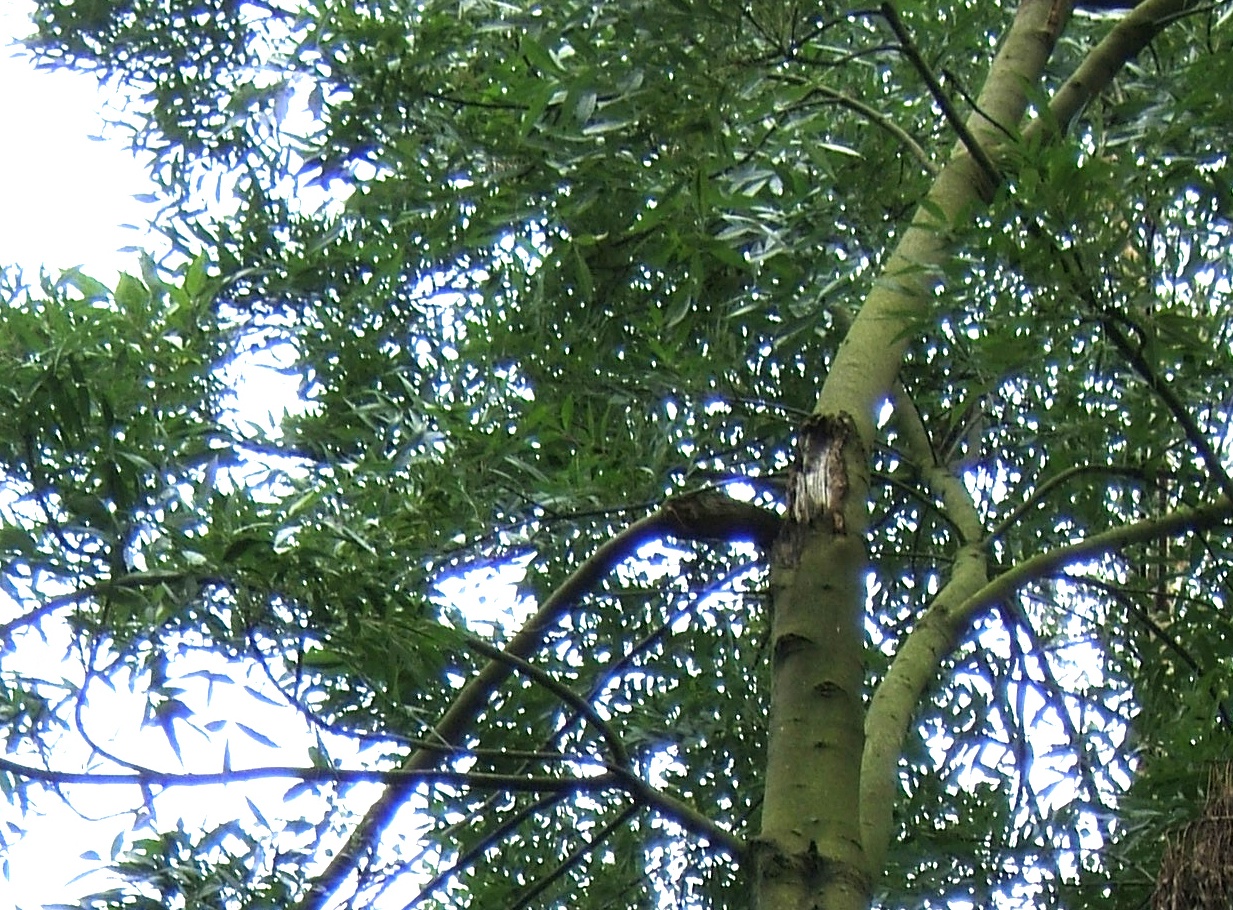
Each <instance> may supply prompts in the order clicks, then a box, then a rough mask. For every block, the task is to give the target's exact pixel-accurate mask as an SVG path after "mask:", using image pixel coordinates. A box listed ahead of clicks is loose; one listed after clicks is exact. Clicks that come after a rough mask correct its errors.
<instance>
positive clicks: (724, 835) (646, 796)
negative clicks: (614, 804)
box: [615, 770, 746, 859]
mask: <svg viewBox="0 0 1233 910" xmlns="http://www.w3.org/2000/svg"><path fill="white" fill-rule="evenodd" d="M615 776H616V779H617V781H618V786H620V787H621V789H623V790H624V791H625V792H626V793H628V794H629V795H630V796H632V797H633V798H634V799H635V800H638V801H639V802H641V803H644V804H645V805H647V806H649V807H650V808H652V809H654V810H656V811H657V812H658V813H659V814H660V815H663V816H665V817H667V818H669V819H671V820H672V821H674V822H676V823H677V824H678V825H680V826H681V827H682V828H684V829H685V830H687V831H692V832H694V833H695V834H700V835H702V836H703V837H705V838H706V839H707V840H709V841H710V842H711V843H713V844H716V845H717V846H719V847H721V848H723V849H724V850H725V851H727V852H728V854H729V855H731V856H733V857H735V858H737V859H740V858H741V857H743V856H744V855H745V849H746V845H745V841H744V840H742V839H741V838H739V837H737V836H736V835H735V834H733V833H732V832H731V831H729V830H728V829H727V828H724V827H722V826H721V825H718V824H716V823H715V822H714V821H712V820H711V819H710V818H708V817H707V816H706V815H703V814H702V813H701V812H699V811H698V810H697V809H695V808H694V807H693V806H690V805H689V804H688V803H683V802H681V801H680V800H679V799H676V798H675V797H672V796H669V795H668V794H667V793H664V792H662V791H660V790H656V789H655V788H654V787H652V786H651V785H650V784H648V783H647V782H646V781H644V780H643V779H642V778H640V777H638V776H636V775H634V774H631V773H629V772H625V771H619V770H617V771H616V772H615Z"/></svg>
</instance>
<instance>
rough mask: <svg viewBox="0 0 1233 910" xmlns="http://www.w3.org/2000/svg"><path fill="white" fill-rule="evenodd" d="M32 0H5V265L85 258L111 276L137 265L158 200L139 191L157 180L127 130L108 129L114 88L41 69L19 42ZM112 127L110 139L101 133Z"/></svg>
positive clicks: (1, 35) (91, 268)
mask: <svg viewBox="0 0 1233 910" xmlns="http://www.w3.org/2000/svg"><path fill="white" fill-rule="evenodd" d="M33 9H34V4H33V2H27V0H3V2H0V45H3V46H0V85H3V86H4V91H3V92H0V123H3V124H4V130H3V134H2V135H3V138H2V139H0V211H2V212H3V213H4V214H3V217H0V265H9V264H19V265H21V267H22V268H23V270H25V271H26V272H27V275H28V277H30V278H34V277H37V275H38V272H39V269H40V268H44V267H46V268H48V269H50V270H51V271H52V272H53V274H54V273H57V272H59V271H60V270H63V269H68V268H72V267H74V266H78V265H84V266H86V271H87V273H89V274H92V275H94V276H95V277H97V278H99V279H100V280H102V281H104V282H106V283H111V282H112V280H113V278H114V276H115V275H116V274H118V273H119V272H121V271H125V270H128V271H136V260H137V254H136V253H133V252H128V253H123V252H120V250H121V248H123V247H125V246H140V245H142V244H143V242H145V241H146V240H147V239H148V238H146V237H145V236H144V234H143V232H142V230H137V229H126V228H124V227H123V225H126V224H127V225H134V226H138V227H144V225H145V223H146V222H147V221H148V220H149V218H150V217H152V215H153V213H154V208H153V206H151V205H149V204H147V203H142V202H139V201H137V200H136V199H135V198H134V197H135V196H137V195H140V194H143V193H149V192H152V190H153V188H152V185H151V183H150V180H149V178H148V177H147V175H146V172H145V169H144V167H143V166H142V163H141V162H140V161H138V160H136V159H135V158H134V157H133V155H132V154H131V153H130V152H129V151H128V148H127V146H126V143H125V142H124V139H123V137H122V136H120V135H119V134H115V133H114V132H113V133H112V134H111V135H110V136H107V133H108V131H107V130H105V129H104V123H103V118H102V114H101V112H102V110H103V107H104V104H105V102H106V98H107V94H106V92H105V91H103V90H100V89H99V88H98V87H97V83H96V81H95V79H94V78H93V77H91V76H88V75H82V74H76V73H68V72H62V71H61V72H37V71H35V70H34V68H33V66H32V64H31V62H30V60H29V59H23V58H22V56H21V54H20V52H19V51H18V49H16V48H14V47H12V46H11V42H12V41H13V40H14V39H15V38H20V37H23V36H24V35H25V34H28V33H29V32H30V31H31V30H32V27H31V25H30V24H29V17H30V14H31V12H32V11H33ZM100 135H102V136H104V138H103V139H102V140H100V139H98V138H97V137H99V136H100Z"/></svg>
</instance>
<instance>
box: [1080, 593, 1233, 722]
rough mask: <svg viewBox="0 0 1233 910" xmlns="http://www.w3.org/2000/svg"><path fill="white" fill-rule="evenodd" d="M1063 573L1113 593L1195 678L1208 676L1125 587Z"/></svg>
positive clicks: (1219, 702) (1228, 718)
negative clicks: (1133, 598)
mask: <svg viewBox="0 0 1233 910" xmlns="http://www.w3.org/2000/svg"><path fill="white" fill-rule="evenodd" d="M1063 577H1064V578H1066V579H1067V580H1068V581H1072V582H1074V583H1076V584H1079V585H1084V586H1087V587H1093V588H1096V589H1097V590H1099V591H1101V592H1102V593H1104V594H1106V595H1108V596H1110V597H1112V598H1113V599H1114V600H1116V601H1117V602H1118V603H1120V604H1121V605H1122V606H1123V607H1125V609H1126V612H1127V613H1129V614H1130V615H1131V616H1133V617H1134V618H1135V619H1137V620H1138V621H1139V622H1141V623H1142V624H1143V626H1144V628H1146V629H1147V630H1148V632H1150V633H1151V634H1152V635H1154V636H1155V637H1156V638H1158V639H1159V640H1160V641H1161V642H1163V643H1164V646H1165V647H1166V648H1168V649H1169V650H1170V651H1172V652H1173V653H1174V654H1176V655H1177V656H1178V658H1179V659H1180V660H1181V661H1182V663H1184V664H1185V665H1186V666H1187V667H1188V668H1189V669H1190V672H1191V673H1193V674H1194V675H1195V676H1196V677H1197V678H1198V679H1207V678H1208V677H1209V674H1210V671H1209V670H1208V669H1207V668H1205V667H1204V666H1203V665H1202V664H1200V663H1199V661H1198V659H1197V658H1195V656H1194V655H1193V654H1191V653H1190V651H1188V650H1187V649H1186V648H1185V647H1183V646H1182V643H1181V642H1180V641H1178V640H1177V638H1176V637H1175V636H1173V635H1171V634H1169V631H1168V630H1167V629H1165V628H1164V626H1162V625H1160V623H1158V622H1156V620H1154V619H1152V617H1151V615H1150V614H1149V613H1148V611H1146V610H1144V609H1143V608H1142V607H1140V606H1139V605H1138V604H1136V603H1135V602H1134V601H1133V600H1132V599H1131V598H1130V597H1128V596H1127V595H1126V591H1125V589H1124V588H1121V587H1118V586H1115V585H1110V584H1107V583H1106V582H1103V581H1101V580H1100V579H1097V578H1089V577H1088V576H1086V575H1071V574H1069V573H1064V575H1063ZM1209 687H1210V689H1211V693H1212V698H1213V699H1215V701H1216V713H1217V714H1218V715H1219V716H1220V722H1221V723H1222V724H1223V725H1224V728H1225V729H1226V730H1229V731H1230V732H1233V711H1231V710H1230V708H1229V705H1228V704H1226V702H1225V700H1224V699H1223V698H1221V697H1220V694H1219V692H1218V691H1217V689H1216V687H1215V685H1213V684H1211V683H1210V682H1209Z"/></svg>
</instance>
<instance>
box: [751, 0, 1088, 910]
mask: <svg viewBox="0 0 1233 910" xmlns="http://www.w3.org/2000/svg"><path fill="white" fill-rule="evenodd" d="M1068 11H1069V4H1066V3H1063V2H1062V0H1056V2H1053V0H1024V2H1023V4H1022V6H1021V7H1020V9H1019V12H1018V14H1017V15H1016V17H1015V21H1014V24H1013V26H1012V27H1011V29H1010V31H1009V33H1008V35H1007V37H1006V39H1005V41H1004V42H1003V45H1002V48H1001V49H1000V50H999V52H998V55H997V57H996V58H995V60H994V62H993V65H992V68H991V70H990V74H989V77H988V80H987V82H986V85H985V87H984V89H983V90H982V91H981V94H980V97H979V99H978V102H977V106H978V110H979V111H980V112H981V113H980V114H979V115H973V116H972V117H970V118H969V120H968V123H967V129H968V132H969V133H970V136H971V137H972V139H973V141H975V142H977V143H979V144H980V145H981V146H982V148H983V149H986V150H987V149H990V148H993V147H994V146H995V145H997V144H998V143H999V142H1001V141H1002V140H1003V139H1004V138H1005V136H1006V135H1008V134H1009V133H1010V132H1013V130H1014V129H1015V128H1016V127H1017V125H1018V124H1019V122H1020V120H1021V118H1022V116H1023V113H1024V110H1025V108H1026V99H1025V93H1026V91H1027V90H1028V87H1029V86H1034V85H1035V84H1037V82H1038V80H1039V78H1040V74H1041V72H1042V71H1043V68H1044V64H1045V62H1046V60H1047V59H1048V56H1049V53H1050V52H1051V51H1052V49H1053V46H1054V43H1055V42H1056V40H1057V36H1058V34H1059V32H1060V29H1061V25H1062V24H1063V23H1064V20H1065V18H1066V17H1067V15H1068ZM970 152H971V149H968V148H965V147H963V145H962V144H960V145H959V146H957V147H956V149H955V152H954V154H953V155H952V157H951V160H950V161H949V162H948V163H947V165H946V166H945V167H944V168H943V169H942V171H941V172H940V173H939V175H938V178H937V181H936V183H935V185H934V187H933V189H932V191H931V193H930V194H929V198H928V200H927V201H926V203H925V204H924V205H922V206H921V208H920V210H919V211H918V212H917V214H916V216H915V218H914V220H913V222H912V225H911V226H910V227H909V228H908V230H907V231H905V233H904V236H903V238H902V239H901V241H900V243H899V244H898V246H897V248H896V249H895V251H894V253H893V255H892V256H891V257H890V259H889V260H888V264H887V267H886V271H885V274H884V277H883V280H882V281H881V282H879V283H878V285H877V287H876V288H875V289H874V291H873V292H872V293H871V294H870V295H869V297H868V298H867V299H866V301H865V303H864V305H863V306H862V308H861V311H860V313H859V314H858V315H857V317H856V318H855V319H854V320H853V323H852V326H851V328H850V329H849V331H848V334H847V336H846V337H845V340H844V342H843V344H842V345H841V346H840V349H839V352H838V354H837V355H836V358H835V362H834V364H833V366H832V368H831V371H830V374H829V375H828V376H827V379H826V382H825V383H824V385H823V388H822V390H821V394H820V397H819V401H818V405H817V408H816V411H815V415H814V416H813V417H811V418H809V419H808V420H806V421H805V423H804V424H803V425H802V426H801V427H800V430H799V434H798V440H797V461H796V464H795V466H794V468H793V471H792V474H791V476H790V479H789V493H788V514H787V516H786V520H785V522H784V529H783V532H782V533H781V536H780V539H779V541H778V543H777V544H776V546H775V549H774V554H773V558H772V569H771V573H772V576H771V586H772V592H773V597H774V611H775V612H774V619H773V624H772V648H773V650H772V662H773V663H772V687H771V707H770V740H769V745H768V757H767V772H766V793H765V797H764V803H763V814H762V830H761V833H760V835H759V836H758V838H757V839H756V840H755V842H754V843H753V845H752V859H753V873H754V880H755V889H756V903H757V906H758V907H759V908H761V910H815V908H824V910H864V908H867V907H868V906H869V903H870V900H871V896H872V891H873V885H874V882H875V881H876V879H877V877H878V876H880V875H881V874H882V871H883V870H882V863H883V859H884V857H885V851H886V843H887V840H888V839H889V837H890V835H891V832H890V826H889V820H890V817H891V815H890V811H891V808H892V803H893V799H894V796H895V793H896V792H897V787H896V786H895V785H894V784H895V781H894V779H893V767H894V766H893V765H890V766H889V776H888V766H886V764H885V763H884V762H883V761H873V762H872V765H873V767H872V768H867V767H866V764H867V763H866V758H867V756H866V751H867V750H866V735H865V722H866V718H865V693H864V666H863V657H864V630H863V627H864V607H865V600H866V596H865V585H864V579H865V564H866V547H865V540H864V532H865V528H866V525H867V522H868V505H867V503H868V492H869V471H870V453H871V452H872V448H873V445H874V439H875V423H874V415H875V413H876V410H877V409H878V407H880V406H881V404H882V403H883V402H885V401H886V400H887V399H889V398H890V397H891V395H892V390H893V387H894V383H895V378H896V376H897V374H898V371H899V367H900V363H901V361H902V357H903V352H904V350H905V349H906V346H907V344H908V341H909V333H910V328H911V326H912V324H913V322H914V321H916V320H920V319H921V318H922V317H926V316H927V315H928V309H927V308H928V304H929V300H930V298H931V295H932V293H933V290H934V288H935V286H936V283H937V277H936V276H937V266H938V264H939V263H941V262H942V261H943V257H944V256H945V255H946V240H947V235H948V232H949V231H950V229H951V228H952V227H953V226H954V225H956V224H958V223H959V222H960V220H961V219H963V218H965V217H970V214H971V213H972V212H973V211H974V210H976V209H977V208H979V207H980V206H981V205H982V204H983V203H984V202H985V201H986V200H987V198H988V196H989V194H990V193H991V191H992V189H993V186H994V181H995V180H996V175H993V174H991V173H989V172H988V170H987V168H982V167H981V166H980V165H979V164H978V163H977V162H976V160H974V158H973V156H972V155H971V154H970ZM877 741H880V742H884V741H885V737H881V736H879V737H878V739H877ZM877 758H879V759H885V758H886V756H884V755H881V754H880V753H879V754H878V755H877ZM870 773H872V774H873V775H874V776H875V777H876V778H878V779H877V780H875V781H871V780H869V779H867V777H868V776H869V774H870ZM883 777H887V780H882V778H883Z"/></svg>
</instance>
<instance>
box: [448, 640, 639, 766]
mask: <svg viewBox="0 0 1233 910" xmlns="http://www.w3.org/2000/svg"><path fill="white" fill-rule="evenodd" d="M464 643H465V644H466V646H467V647H468V648H470V649H471V650H472V651H476V652H478V653H479V654H482V655H483V656H484V657H487V658H488V659H489V660H492V661H497V662H499V663H503V664H506V665H507V666H509V667H511V668H512V669H514V670H517V671H518V672H519V673H521V674H522V675H524V676H526V677H527V678H529V679H531V680H533V681H534V682H536V683H538V684H539V685H541V686H543V687H544V688H545V689H547V690H548V691H549V692H551V693H552V694H553V695H555V696H556V697H557V698H559V699H560V700H561V701H563V702H565V703H566V704H567V705H569V706H570V707H571V708H573V709H574V711H575V712H576V713H577V715H578V716H580V717H583V718H585V719H586V721H587V723H589V724H590V725H591V726H592V727H594V728H595V729H596V730H598V731H599V733H600V735H601V736H602V737H603V738H604V742H606V743H607V744H608V752H609V754H610V755H611V758H612V762H611V763H612V764H613V765H615V766H616V767H618V768H628V767H629V766H630V761H629V751H628V750H627V749H626V748H625V743H623V742H622V741H621V737H620V736H618V735H617V732H616V730H614V729H613V728H612V725H611V724H609V723H608V722H607V721H605V720H604V719H603V718H602V717H600V716H599V713H598V712H597V711H596V710H595V708H594V706H592V705H591V703H590V702H589V701H587V700H586V699H585V698H583V697H582V696H580V695H578V693H576V692H574V690H573V689H571V688H569V686H567V685H565V684H564V683H562V682H561V681H560V680H558V679H557V678H556V677H554V676H553V675H552V674H551V673H548V672H546V671H544V670H542V669H540V668H539V667H537V666H535V665H534V664H533V663H530V662H529V661H526V660H523V659H522V658H521V657H515V656H514V655H513V654H509V653H507V652H505V651H502V650H501V649H500V648H498V647H496V646H494V645H490V644H489V643H488V642H486V641H482V640H480V639H478V638H470V637H469V638H467V639H466V641H465V642H464Z"/></svg>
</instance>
